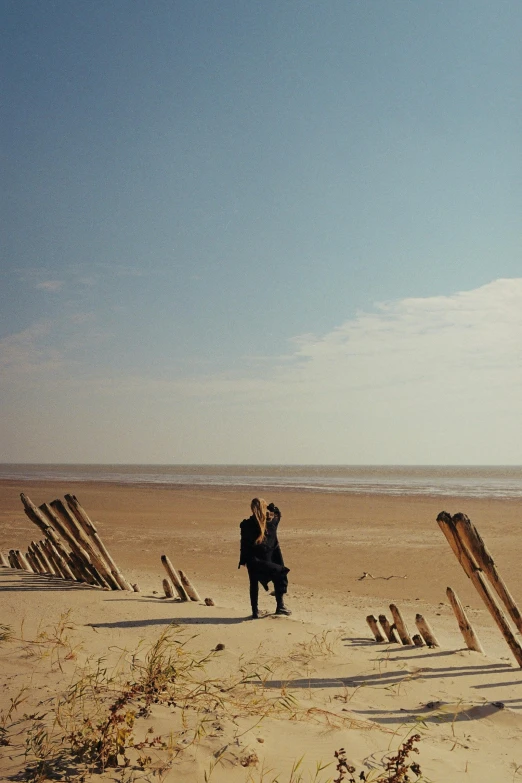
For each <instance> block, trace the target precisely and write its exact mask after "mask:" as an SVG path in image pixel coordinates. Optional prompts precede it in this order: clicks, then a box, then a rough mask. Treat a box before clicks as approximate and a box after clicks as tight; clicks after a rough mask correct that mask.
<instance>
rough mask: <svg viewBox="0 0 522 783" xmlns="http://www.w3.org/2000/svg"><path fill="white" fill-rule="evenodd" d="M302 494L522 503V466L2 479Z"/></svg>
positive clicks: (23, 474)
mask: <svg viewBox="0 0 522 783" xmlns="http://www.w3.org/2000/svg"><path fill="white" fill-rule="evenodd" d="M1 479H11V480H15V481H20V482H24V481H59V482H60V481H63V482H67V481H69V482H76V481H104V482H108V483H116V484H162V485H166V486H168V485H178V486H179V485H199V486H216V487H230V488H232V487H249V488H252V490H257V489H261V488H264V487H267V488H270V489H278V488H280V489H283V488H286V489H301V490H315V491H320V492H355V493H359V494H361V493H376V494H383V495H452V496H460V497H476V498H488V497H489V498H522V467H521V466H515V467H512V466H510V467H447V466H446V467H436V466H434V467H425V466H424V467H410V466H404V467H400V466H399V467H397V466H394V467H386V466H347V465H328V466H324V465H299V466H288V465H269V466H263V465H256V466H251V465H9V464H0V480H1Z"/></svg>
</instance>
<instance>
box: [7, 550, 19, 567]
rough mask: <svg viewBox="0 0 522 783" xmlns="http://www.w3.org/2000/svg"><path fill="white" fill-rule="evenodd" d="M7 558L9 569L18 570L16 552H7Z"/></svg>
mask: <svg viewBox="0 0 522 783" xmlns="http://www.w3.org/2000/svg"><path fill="white" fill-rule="evenodd" d="M7 557H8V558H9V565H10V566H11V568H18V569H19V568H21V566H20V563H19V562H18V560H17V558H16V552H15V551H14V549H10V550H9V554H8V555H7Z"/></svg>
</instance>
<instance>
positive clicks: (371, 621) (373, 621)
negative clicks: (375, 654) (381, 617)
mask: <svg viewBox="0 0 522 783" xmlns="http://www.w3.org/2000/svg"><path fill="white" fill-rule="evenodd" d="M366 622H367V623H368V625H369V626H370V630H371V632H372V633H373V635H374V637H375V641H376V642H383V641H384V636H383V635H382V633H381V631H380V629H379V626H378V624H377V618H376V617H374V615H373V614H369V615H368V617H367V618H366Z"/></svg>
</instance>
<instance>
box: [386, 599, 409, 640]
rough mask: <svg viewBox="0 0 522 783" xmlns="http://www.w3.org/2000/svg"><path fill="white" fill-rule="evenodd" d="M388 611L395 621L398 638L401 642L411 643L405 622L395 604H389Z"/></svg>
mask: <svg viewBox="0 0 522 783" xmlns="http://www.w3.org/2000/svg"><path fill="white" fill-rule="evenodd" d="M390 612H391V613H392V615H393V619H394V621H395V626H396V628H397V631H398V634H399V637H400V640H401V642H402V643H403V644H413V642H412V639H411V636H410V632H409V631H408V629H407V627H406V623H405V622H404V620H403V619H402V615H401V613H400V612H399V610H398V608H397V607H396V606H395V604H390Z"/></svg>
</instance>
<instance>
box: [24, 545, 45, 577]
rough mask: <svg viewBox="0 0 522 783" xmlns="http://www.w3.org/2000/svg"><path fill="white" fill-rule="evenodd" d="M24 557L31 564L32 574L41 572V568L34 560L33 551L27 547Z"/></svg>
mask: <svg viewBox="0 0 522 783" xmlns="http://www.w3.org/2000/svg"><path fill="white" fill-rule="evenodd" d="M25 559H26V560H27V562H28V563H29V565H30V566H31V570H32V571H33V573H34V574H41V573H42V572H41V570H40V566H39V564H38V563H37V562H36V560H35V558H34V555H33V553H32V552H31V551H30V550H29V549H28V550H27V552H26V553H25Z"/></svg>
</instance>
